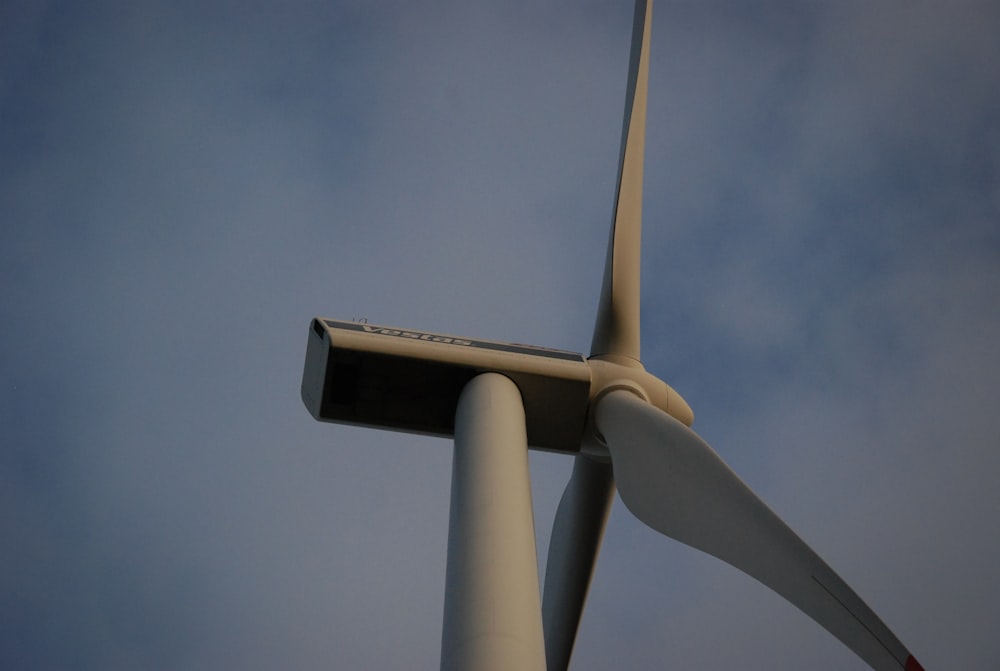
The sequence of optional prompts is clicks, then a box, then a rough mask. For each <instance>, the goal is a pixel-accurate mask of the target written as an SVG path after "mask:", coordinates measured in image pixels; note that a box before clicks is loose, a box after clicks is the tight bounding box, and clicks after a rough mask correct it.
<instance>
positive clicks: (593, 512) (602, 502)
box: [542, 454, 615, 671]
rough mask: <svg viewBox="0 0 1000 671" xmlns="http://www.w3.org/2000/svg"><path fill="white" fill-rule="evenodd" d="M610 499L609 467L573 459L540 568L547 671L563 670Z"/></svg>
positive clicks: (611, 496)
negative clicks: (571, 473) (547, 552)
mask: <svg viewBox="0 0 1000 671" xmlns="http://www.w3.org/2000/svg"><path fill="white" fill-rule="evenodd" d="M614 495H615V482H614V479H613V478H612V476H611V464H609V463H602V462H599V461H595V460H593V459H591V458H590V457H586V456H584V455H582V454H581V455H578V456H577V457H576V461H575V462H574V463H573V475H571V476H570V480H569V483H568V484H567V485H566V491H565V492H563V496H562V499H560V501H559V508H558V509H557V510H556V519H555V522H554V523H553V525H552V536H551V539H550V541H549V557H548V560H547V561H546V563H545V591H544V594H543V597H542V623H543V629H544V631H545V661H546V669H547V670H548V671H565V669H566V668H567V667H568V666H569V659H570V656H571V655H572V653H573V643H574V642H575V641H576V632H577V629H578V627H579V625H580V617H581V616H582V615H583V607H584V604H585V603H586V600H587V591H588V589H589V588H590V580H591V577H593V575H594V566H595V564H596V563H597V555H598V553H599V552H600V549H601V538H602V537H603V536H604V526H605V524H606V522H607V520H608V512H609V511H610V510H611V503H612V501H613V500H614Z"/></svg>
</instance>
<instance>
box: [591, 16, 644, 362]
mask: <svg viewBox="0 0 1000 671" xmlns="http://www.w3.org/2000/svg"><path fill="white" fill-rule="evenodd" d="M652 14H653V3H652V0H636V3H635V18H634V21H633V24H632V51H631V55H630V57H629V68H628V88H627V89H626V94H625V118H624V121H623V123H622V142H621V150H620V154H619V157H618V186H617V189H616V191H615V207H614V220H613V222H612V225H611V236H610V239H609V241H608V256H607V259H606V261H605V265H604V281H603V283H602V285H601V300H600V304H599V306H598V309H597V322H596V323H595V324H594V339H593V341H592V344H591V350H590V354H591V356H600V355H607V354H611V355H618V356H627V357H630V358H632V359H636V360H638V359H639V251H640V240H641V228H642V168H643V151H644V144H645V137H646V89H647V82H648V79H649V27H650V21H651V19H652Z"/></svg>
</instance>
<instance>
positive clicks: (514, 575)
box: [441, 373, 545, 671]
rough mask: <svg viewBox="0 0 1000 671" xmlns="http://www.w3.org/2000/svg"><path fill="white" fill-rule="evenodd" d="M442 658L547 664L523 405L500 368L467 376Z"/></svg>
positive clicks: (484, 667) (451, 670) (491, 668)
mask: <svg viewBox="0 0 1000 671" xmlns="http://www.w3.org/2000/svg"><path fill="white" fill-rule="evenodd" d="M441 668H442V669H445V670H448V671H459V670H470V669H472V670H475V671H510V670H511V669H519V670H523V671H544V669H545V650H544V644H543V641H542V610H541V599H540V597H539V590H538V564H537V554H536V551H535V525H534V517H533V515H532V508H531V482H530V479H529V476H528V443H527V437H526V433H525V424H524V409H523V407H522V405H521V395H520V393H519V392H518V389H517V386H516V385H515V384H514V383H513V382H511V381H510V380H509V379H508V378H506V377H504V376H503V375H500V374H498V373H484V374H483V375H479V376H478V377H475V378H473V379H472V380H471V381H470V382H469V383H468V384H467V385H466V386H465V388H464V389H463V390H462V394H461V396H460V398H459V402H458V411H457V413H456V417H455V457H454V462H453V464H452V480H451V516H450V522H449V527H448V569H447V574H446V577H445V606H444V629H443V633H442V637H441Z"/></svg>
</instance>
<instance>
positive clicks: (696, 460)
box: [595, 390, 920, 671]
mask: <svg viewBox="0 0 1000 671" xmlns="http://www.w3.org/2000/svg"><path fill="white" fill-rule="evenodd" d="M595 413H596V423H597V428H598V430H599V431H600V432H601V434H602V435H603V436H604V438H605V440H606V442H607V446H608V449H609V451H610V452H611V460H612V463H613V465H614V475H615V480H616V482H617V485H618V490H619V492H620V494H621V497H622V501H624V502H625V505H626V506H627V507H628V509H629V510H631V511H632V513H633V514H634V515H635V516H636V517H638V518H639V519H640V520H642V521H643V522H644V523H646V524H648V525H649V526H651V527H653V528H654V529H656V530H657V531H659V532H661V533H663V534H665V535H667V536H670V537H671V538H674V539H676V540H678V541H680V542H682V543H685V544H687V545H690V546H692V547H695V548H698V549H699V550H702V551H704V552H707V553H709V554H711V555H714V556H716V557H718V558H719V559H721V560H723V561H725V562H727V563H729V564H732V565H733V566H735V567H736V568H738V569H740V570H741V571H743V572H745V573H747V574H749V575H750V576H752V577H754V578H756V579H757V580H759V581H760V582H762V583H763V584H765V585H767V586H768V587H770V588H771V589H773V590H774V591H775V592H777V593H778V594H780V595H781V596H783V597H784V598H786V599H787V600H788V601H790V602H792V603H793V604H795V605H796V606H797V607H798V608H800V609H801V610H802V611H803V612H805V613H806V615H808V616H809V617H811V618H812V619H814V620H815V621H816V622H818V623H819V624H820V625H822V626H823V627H824V628H826V629H827V630H828V631H829V632H830V633H832V634H833V635H834V636H836V637H837V638H838V639H840V641H841V642H843V643H844V644H845V645H846V646H847V647H848V648H850V649H851V650H853V651H854V652H855V653H856V654H857V655H858V656H859V657H861V658H862V659H864V660H865V661H866V662H867V663H868V664H869V665H871V667H872V668H873V669H877V670H883V669H885V670H890V669H891V670H894V671H895V670H898V669H905V670H906V671H913V670H914V669H919V668H920V665H919V664H917V662H916V660H915V659H914V658H913V657H912V655H910V653H909V651H907V649H906V648H905V647H904V646H903V644H902V643H901V642H900V641H899V639H898V638H896V636H895V635H894V634H893V633H892V632H891V631H889V628H888V627H886V626H885V624H884V623H883V622H882V621H881V620H880V619H879V618H878V616H877V615H875V613H874V612H872V610H871V609H870V608H869V607H868V606H867V605H866V604H865V603H864V602H863V601H862V600H861V598H860V597H859V596H858V595H857V594H856V593H855V592H854V590H852V589H851V588H850V587H849V586H848V585H847V583H845V582H844V581H843V580H842V579H841V578H840V576H838V575H837V574H836V573H834V571H833V569H831V568H830V567H829V566H828V565H827V564H826V562H824V561H823V560H822V559H820V557H819V555H817V554H816V553H815V552H813V550H812V549H811V548H810V547H809V546H808V545H806V544H805V542H804V541H802V539H801V538H799V537H798V536H797V535H796V534H795V532H794V531H792V530H791V529H790V528H789V527H788V525H786V524H785V523H784V522H783V521H781V519H780V518H779V517H778V516H777V515H775V514H774V512H772V511H771V509H770V508H768V507H767V505H766V504H765V503H764V502H763V501H761V500H760V498H758V497H757V495H756V494H754V493H753V491H752V490H751V489H750V488H749V487H747V485H746V484H744V483H743V481H742V480H740V478H739V477H738V476H737V475H736V474H735V473H734V472H733V471H732V470H731V469H730V468H729V466H727V465H726V463H725V462H724V461H722V459H721V458H720V457H719V456H718V455H717V454H716V453H715V451H714V450H712V448H711V447H709V446H708V444H707V443H706V442H705V441H703V440H702V439H701V438H700V437H699V436H698V435H697V434H696V433H694V432H693V431H692V430H691V429H689V428H688V427H686V426H684V425H683V424H681V423H680V422H678V421H677V420H676V419H674V418H673V417H671V416H670V415H668V414H666V413H665V412H663V411H661V410H659V409H657V408H655V407H653V406H651V405H649V404H648V403H646V402H645V401H643V400H642V399H640V398H639V397H638V396H636V395H634V394H632V393H630V392H627V391H622V390H619V391H612V392H610V393H608V394H607V395H606V396H604V397H602V398H601V400H599V401H598V403H597V407H596V408H595Z"/></svg>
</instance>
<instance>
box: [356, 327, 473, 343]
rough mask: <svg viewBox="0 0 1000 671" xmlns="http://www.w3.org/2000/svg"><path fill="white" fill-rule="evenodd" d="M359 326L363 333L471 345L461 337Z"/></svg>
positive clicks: (469, 341)
mask: <svg viewBox="0 0 1000 671" xmlns="http://www.w3.org/2000/svg"><path fill="white" fill-rule="evenodd" d="M361 327H362V328H363V329H364V330H365V333H378V334H380V335H388V336H397V337H399V338H412V339H413V340H426V341H428V342H441V343H446V344H448V345H465V346H466V347H469V346H471V345H472V341H471V340H465V339H463V338H449V337H448V336H439V335H434V334H432V333H417V332H415V331H397V330H396V329H384V328H379V327H378V326H368V325H367V324H362V325H361Z"/></svg>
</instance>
